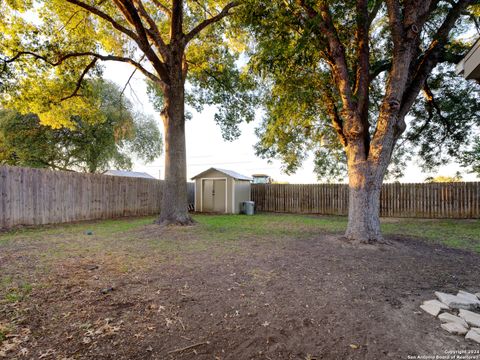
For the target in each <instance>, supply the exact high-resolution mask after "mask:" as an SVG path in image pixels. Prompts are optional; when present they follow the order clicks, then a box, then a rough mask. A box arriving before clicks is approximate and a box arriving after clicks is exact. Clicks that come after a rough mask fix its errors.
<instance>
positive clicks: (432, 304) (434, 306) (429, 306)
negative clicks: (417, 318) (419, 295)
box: [420, 300, 450, 316]
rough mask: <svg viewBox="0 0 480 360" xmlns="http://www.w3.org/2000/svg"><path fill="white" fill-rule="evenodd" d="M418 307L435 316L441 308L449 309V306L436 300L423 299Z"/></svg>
mask: <svg viewBox="0 0 480 360" xmlns="http://www.w3.org/2000/svg"><path fill="white" fill-rule="evenodd" d="M420 308H421V309H422V310H423V311H425V312H427V313H429V314H430V315H433V316H437V315H438V314H440V312H441V311H442V310H449V309H450V308H449V307H448V306H447V305H445V304H444V303H442V302H440V301H438V300H428V301H424V302H423V304H422V305H420Z"/></svg>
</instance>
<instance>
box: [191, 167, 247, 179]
mask: <svg viewBox="0 0 480 360" xmlns="http://www.w3.org/2000/svg"><path fill="white" fill-rule="evenodd" d="M212 170H216V171H218V172H221V173H223V174H225V175H227V176H230V177H232V178H234V179H235V180H248V181H250V180H252V178H250V177H248V176H245V175H242V174H239V173H237V172H235V171H233V170H226V169H219V168H216V167H211V168H210V169H208V170H205V171H202V172H201V173H200V174H197V175H195V176H194V177H192V180H195V179H196V178H199V177H201V176H202V175H204V174H206V173H207V172H209V171H212Z"/></svg>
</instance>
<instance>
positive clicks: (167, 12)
mask: <svg viewBox="0 0 480 360" xmlns="http://www.w3.org/2000/svg"><path fill="white" fill-rule="evenodd" d="M152 2H153V3H154V4H155V5H156V6H157V7H158V8H159V9H160V11H161V12H162V13H164V14H165V15H167V16H168V17H169V18H171V17H172V10H170V9H169V8H168V7H167V6H166V5H164V4H163V3H162V2H161V1H160V0H152Z"/></svg>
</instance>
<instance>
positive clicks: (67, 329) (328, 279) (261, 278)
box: [0, 224, 480, 360]
mask: <svg viewBox="0 0 480 360" xmlns="http://www.w3.org/2000/svg"><path fill="white" fill-rule="evenodd" d="M285 226H286V229H289V231H290V230H291V229H292V227H294V226H295V225H292V224H285ZM157 229H158V228H157V227H155V226H152V225H147V226H140V227H137V228H136V229H133V230H126V231H125V232H121V234H117V235H111V234H109V235H105V236H100V235H99V236H97V237H95V236H96V235H94V236H92V237H86V236H81V235H78V237H73V238H72V237H68V238H67V239H65V243H64V242H62V241H57V242H55V243H54V244H55V251H50V252H48V253H45V246H46V244H48V243H49V242H50V240H48V238H47V239H43V240H42V239H37V242H35V241H34V240H28V241H27V240H19V241H10V242H8V243H7V244H5V245H4V246H3V247H2V255H1V257H0V265H1V267H2V272H3V275H4V278H8V279H11V280H10V281H11V285H9V284H5V285H4V287H3V290H2V293H0V296H2V298H5V296H6V295H8V294H10V293H11V292H12V289H16V291H20V290H21V286H20V285H19V284H20V282H19V281H20V280H19V279H22V281H24V282H25V283H28V284H30V285H31V290H29V291H28V294H25V297H24V298H23V299H22V300H18V301H4V302H3V304H2V305H1V310H0V331H3V334H4V335H3V344H2V346H3V347H4V348H5V346H6V345H8V346H9V348H8V350H7V351H5V352H4V355H5V356H6V357H8V358H19V359H40V358H41V359H64V358H65V359H222V360H223V359H384V358H392V359H406V358H407V355H414V354H418V355H433V354H444V353H445V351H449V350H460V349H468V348H470V349H476V348H477V349H478V345H477V346H475V345H474V344H473V343H468V342H466V341H465V340H464V339H463V338H460V337H456V336H452V335H450V334H448V333H446V332H445V331H444V330H442V329H441V328H440V323H439V321H438V320H437V319H435V318H433V317H432V316H430V315H428V314H426V313H424V312H421V310H420V309H419V305H420V304H421V303H422V301H424V300H428V299H431V298H433V292H434V291H437V290H439V291H445V292H449V291H452V292H454V291H456V290H458V289H465V290H470V291H479V290H480V288H479V287H480V283H479V281H478V279H480V256H479V255H477V254H474V253H470V252H466V251H461V250H453V249H449V248H446V247H443V246H440V245H432V244H429V243H426V242H422V241H421V240H413V239H407V238H402V237H389V239H388V240H389V241H390V242H391V245H381V246H356V245H353V244H348V243H346V242H344V241H341V240H340V239H339V237H337V236H335V235H332V234H326V233H325V234H322V233H320V232H319V231H313V232H307V233H306V234H305V233H304V234H303V235H302V236H298V237H277V235H276V233H273V235H271V236H267V235H265V234H262V235H261V236H257V237H256V236H254V235H252V234H251V233H250V234H247V235H246V236H245V237H241V236H238V237H237V238H236V240H231V239H228V240H227V241H224V240H222V241H219V240H218V234H219V233H220V234H221V233H222V231H223V232H226V233H228V231H230V230H228V229H223V230H222V228H218V229H217V230H216V235H215V234H213V232H212V230H211V229H209V230H208V231H207V230H206V229H205V225H202V224H199V225H197V226H195V227H185V228H182V229H180V230H178V229H176V228H167V229H162V230H161V231H157ZM79 231H80V230H79ZM285 231H286V230H285ZM55 236H56V237H57V236H58V235H55ZM107 238H108V239H107ZM222 239H223V238H222ZM105 243H107V245H108V246H103V245H104V244H105ZM72 244H76V245H75V246H73V245H72ZM80 245H81V246H80ZM37 250H38V251H37ZM2 326H3V327H2ZM2 329H4V330H2ZM5 329H6V330H5ZM1 334H2V332H0V335H1ZM0 354H1V353H0Z"/></svg>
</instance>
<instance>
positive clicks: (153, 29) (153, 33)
mask: <svg viewBox="0 0 480 360" xmlns="http://www.w3.org/2000/svg"><path fill="white" fill-rule="evenodd" d="M134 3H136V4H137V9H138V12H139V14H140V16H141V17H142V18H143V19H144V20H145V21H146V22H147V24H148V26H149V27H150V28H149V29H147V35H148V36H149V37H150V38H151V39H152V41H153V43H154V44H155V47H156V48H157V49H158V51H159V52H160V54H161V55H162V58H163V61H164V62H165V61H168V51H167V45H166V44H165V41H164V40H163V38H162V35H161V34H160V31H159V29H158V27H157V24H156V23H155V21H154V20H153V19H152V17H151V16H150V15H149V14H148V12H147V10H146V9H145V7H144V6H143V3H142V0H134Z"/></svg>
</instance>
